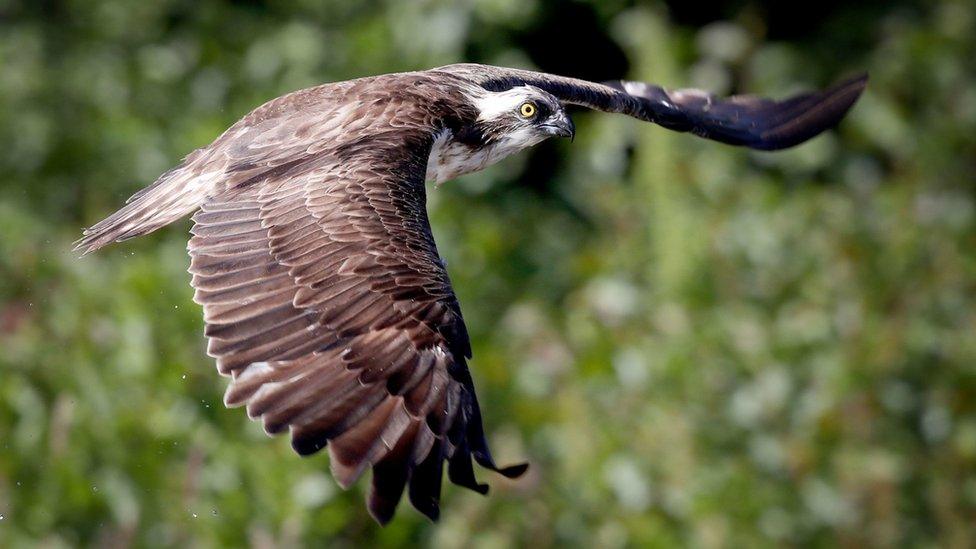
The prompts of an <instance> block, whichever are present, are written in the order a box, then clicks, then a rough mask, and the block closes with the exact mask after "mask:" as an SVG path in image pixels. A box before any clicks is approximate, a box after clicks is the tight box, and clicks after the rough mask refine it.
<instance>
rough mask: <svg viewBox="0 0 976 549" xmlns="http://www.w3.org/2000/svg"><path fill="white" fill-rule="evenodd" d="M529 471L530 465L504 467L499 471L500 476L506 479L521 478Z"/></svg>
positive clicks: (520, 464)
mask: <svg viewBox="0 0 976 549" xmlns="http://www.w3.org/2000/svg"><path fill="white" fill-rule="evenodd" d="M528 470H529V464H528V463H517V464H515V465H509V466H507V467H502V468H500V469H498V474H500V475H502V476H503V477H505V478H519V477H520V476H522V475H524V474H525V472H526V471H528Z"/></svg>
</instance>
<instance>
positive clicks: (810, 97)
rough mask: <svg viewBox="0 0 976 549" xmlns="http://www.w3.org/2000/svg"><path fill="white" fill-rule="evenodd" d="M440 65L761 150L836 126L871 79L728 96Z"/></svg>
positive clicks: (490, 83) (498, 85)
mask: <svg viewBox="0 0 976 549" xmlns="http://www.w3.org/2000/svg"><path fill="white" fill-rule="evenodd" d="M434 70H439V71H444V72H449V73H452V74H458V75H462V76H464V77H465V78H468V79H470V80H472V81H474V82H476V83H477V84H479V85H481V86H482V87H484V88H485V89H488V90H491V91H501V90H506V89H509V88H512V87H514V86H523V85H530V86H535V87H537V88H541V89H543V90H545V91H547V92H549V93H551V94H553V95H554V96H556V97H557V98H559V99H560V100H561V101H563V102H565V103H569V104H573V105H581V106H584V107H588V108H591V109H597V110H601V111H606V112H614V113H622V114H627V115H630V116H633V117H635V118H639V119H641V120H645V121H647V122H654V123H655V124H659V125H661V126H664V127H665V128H668V129H670V130H675V131H681V132H691V133H693V134H695V135H698V136H700V137H705V138H707V139H713V140H715V141H721V142H723V143H728V144H731V145H742V146H746V147H749V148H752V149H761V150H776V149H785V148H787V147H792V146H793V145H797V144H799V143H802V142H804V141H806V140H808V139H810V138H811V137H813V136H815V135H817V134H819V133H821V132H823V131H824V130H827V129H829V128H832V127H833V126H835V125H836V124H837V123H838V122H840V120H841V118H843V117H844V115H845V114H846V113H847V111H848V110H849V109H850V108H851V106H852V105H853V104H854V102H855V101H857V99H858V97H860V95H861V92H862V91H864V87H865V86H866V85H867V74H862V75H859V76H856V77H854V78H851V79H849V80H845V81H843V82H841V83H839V84H836V85H834V86H832V87H830V88H828V89H826V90H823V91H819V92H812V93H805V94H801V95H797V96H794V97H791V98H788V99H784V100H781V101H774V100H771V99H764V98H759V97H753V96H733V97H729V98H726V99H721V98H717V97H715V96H714V95H711V94H709V93H707V92H704V91H701V90H695V89H684V90H673V91H668V90H665V89H664V88H661V87H659V86H655V85H652V84H645V83H643V82H629V81H623V80H619V81H613V82H606V83H603V84H598V83H595V82H588V81H586V80H580V79H576V78H567V77H563V76H556V75H552V74H546V73H540V72H533V71H526V70H519V69H507V68H502V67H491V66H485V65H474V64H460V65H449V66H447V67H441V68H439V69H434Z"/></svg>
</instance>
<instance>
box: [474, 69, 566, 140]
mask: <svg viewBox="0 0 976 549" xmlns="http://www.w3.org/2000/svg"><path fill="white" fill-rule="evenodd" d="M475 106H476V107H477V109H478V120H477V124H478V125H479V126H481V129H482V132H483V134H484V136H485V141H486V142H488V143H492V144H494V145H496V146H499V147H503V148H506V149H511V150H510V151H506V152H508V153H511V152H515V151H517V150H520V149H524V148H526V147H531V146H533V145H536V144H538V143H540V142H542V141H544V140H546V139H548V138H550V137H553V136H557V137H569V138H570V139H572V138H573V137H574V136H575V135H576V127H575V126H574V125H573V121H572V120H571V119H570V118H569V116H568V115H567V114H566V110H565V109H564V108H563V105H562V103H560V102H559V100H558V99H556V98H555V97H554V96H553V95H552V94H550V93H548V92H545V91H543V90H541V89H539V88H536V87H534V86H516V87H514V88H511V89H508V90H505V91H500V92H488V93H487V94H485V95H483V96H481V97H478V98H477V99H476V100H475Z"/></svg>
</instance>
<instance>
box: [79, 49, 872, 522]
mask: <svg viewBox="0 0 976 549" xmlns="http://www.w3.org/2000/svg"><path fill="white" fill-rule="evenodd" d="M864 84H865V78H864V77H860V78H857V79H853V80H849V81H847V82H845V83H843V84H840V85H838V86H836V87H834V88H831V89H830V90H827V91H826V92H822V93H815V94H808V95H804V96H799V97H797V98H793V99H790V100H787V101H783V102H773V101H769V100H764V99H753V98H732V99H729V100H724V101H723V100H717V99H715V98H713V97H711V96H709V95H707V94H704V93H702V92H697V91H678V92H666V91H664V90H663V89H661V88H658V87H654V86H649V85H646V84H640V83H630V82H617V83H610V84H606V85H604V84H595V83H591V82H585V81H581V80H576V79H570V78H563V77H557V76H553V75H548V74H542V73H535V72H529V71H521V70H513V69H504V68H498V67H489V66H483V65H471V64H465V65H451V66H447V67H441V68H437V69H431V70H429V71H423V72H413V73H401V74H390V75H382V76H376V77H370V78H363V79H358V80H352V81H348V82H340V83H334V84H326V85H322V86H318V87H314V88H309V89H307V90H301V91H298V92H294V93H291V94H288V95H285V96H282V97H279V98H277V99H274V100H272V101H269V102H268V103H266V104H264V105H262V106H261V107H258V108H257V109H255V110H254V111H253V112H251V113H250V114H248V115H247V116H245V117H244V118H242V119H241V120H240V121H238V122H237V123H236V124H234V125H233V126H231V127H230V128H229V129H228V130H227V131H226V132H224V134H223V135H221V136H220V137H218V138H217V139H216V140H215V141H214V142H213V143H212V144H211V145H209V146H208V147H205V148H203V149H199V150H197V151H194V152H193V153H192V154H190V155H189V156H188V157H187V158H186V159H185V160H184V162H183V163H182V164H180V165H179V166H177V167H176V168H174V169H173V170H170V171H169V172H166V173H165V174H163V175H162V176H160V178H159V179H158V180H157V181H156V182H155V183H153V184H152V185H150V186H149V187H147V188H146V189H144V190H142V191H139V192H138V193H136V194H135V195H134V196H133V197H132V198H130V199H129V201H128V202H127V203H126V205H125V206H124V207H123V208H122V209H120V210H119V211H118V212H116V213H114V214H112V215H111V216H109V217H108V218H107V219H105V220H104V221H102V222H100V223H98V224H97V225H95V226H93V227H92V228H90V229H88V230H86V231H85V233H84V237H83V238H82V239H81V240H80V241H79V242H78V243H77V248H78V249H80V250H83V251H84V253H88V252H91V251H93V250H96V249H98V248H100V247H102V246H104V245H106V244H108V243H110V242H116V241H122V240H126V239H128V238H132V237H135V236H139V235H142V234H146V233H148V232H151V231H153V230H155V229H157V228H159V227H162V226H164V225H166V224H168V223H170V222H172V221H175V220H177V219H179V218H181V217H183V216H185V215H188V214H190V213H193V212H196V213H195V214H194V215H193V221H194V226H193V229H192V233H193V237H192V238H191V239H190V242H189V246H188V248H189V251H190V256H191V262H190V269H189V271H190V273H191V274H192V275H193V277H192V285H193V287H194V288H195V290H196V292H195V295H194V299H195V300H196V301H197V302H198V303H200V304H201V305H202V306H203V313H204V319H205V321H206V336H207V337H208V339H209V347H208V352H209V354H210V355H212V356H213V357H215V358H216V361H217V368H218V371H219V372H220V373H221V374H224V375H227V376H230V377H231V382H230V385H229V387H228V389H227V393H226V395H225V403H226V405H227V406H245V407H246V409H247V413H248V415H249V416H250V417H252V418H255V419H256V418H261V419H262V421H263V423H264V427H265V430H266V431H267V432H268V433H269V434H276V433H280V432H283V431H285V430H289V431H290V432H291V437H292V446H293V447H294V449H295V451H296V452H298V453H299V454H302V455H308V454H313V453H316V452H318V451H319V450H321V449H323V448H328V450H329V453H330V456H331V467H332V472H333V474H334V475H335V477H336V480H337V481H338V482H339V484H340V485H342V486H343V487H347V486H349V485H350V484H352V483H353V482H355V480H356V479H357V478H358V477H359V476H360V475H361V474H362V473H363V472H364V471H365V470H366V469H368V468H372V471H373V478H372V489H371V493H370V496H369V501H368V508H369V511H370V513H371V514H372V515H373V516H374V517H375V518H376V520H377V521H379V522H380V523H385V522H387V521H388V520H390V518H391V517H392V516H393V513H394V510H395V508H396V505H397V503H398V502H399V500H400V498H401V495H402V493H403V492H404V490H406V491H407V492H408V494H409V498H410V501H411V503H413V505H414V506H415V507H416V508H417V509H418V510H420V511H421V512H422V513H424V514H425V515H427V516H428V517H430V518H432V519H436V518H437V516H438V513H439V504H438V501H439V497H440V486H441V477H442V474H443V471H442V470H443V465H444V462H445V461H446V462H447V463H448V476H449V478H450V480H451V481H452V482H454V483H456V484H459V485H462V486H465V487H468V488H471V489H473V490H476V491H479V492H482V493H484V492H486V491H487V487H486V486H485V485H482V484H479V483H478V482H477V481H476V480H475V476H474V471H473V467H472V459H473V460H474V461H476V462H477V463H479V464H480V465H482V466H483V467H486V468H488V469H491V470H494V471H497V472H499V473H501V474H503V475H505V476H508V477H517V476H519V475H520V474H521V473H522V472H523V471H525V469H526V465H524V464H523V465H517V466H512V467H507V468H499V467H497V466H496V465H495V463H494V461H493V459H492V456H491V453H490V451H489V449H488V444H487V441H486V439H485V434H484V431H483V427H482V421H481V411H480V408H479V406H478V401H477V398H476V397H475V392H474V385H473V383H472V380H471V375H470V373H469V371H468V368H467V363H466V360H467V359H469V358H470V357H471V347H470V342H469V341H468V335H467V331H466V329H465V326H464V321H463V319H462V317H461V311H460V308H459V306H458V302H457V299H456V298H455V296H454V292H453V290H452V288H451V284H450V280H449V279H448V275H447V271H446V270H445V268H444V263H443V261H442V260H441V258H440V256H439V255H438V252H437V247H436V246H435V244H434V240H433V237H432V235H431V232H430V224H429V222H428V219H427V213H426V208H425V200H426V192H425V186H424V184H425V180H441V179H444V178H449V177H454V176H456V175H459V174H463V173H467V172H470V171H474V170H477V169H480V168H481V167H483V166H484V165H486V164H488V163H491V162H494V161H496V160H498V159H499V158H502V157H504V156H506V155H508V154H512V153H513V152H516V151H517V150H519V149H521V148H524V147H527V146H531V145H533V144H535V143H538V142H539V141H541V140H542V139H545V138H546V137H549V136H551V135H563V136H571V135H572V133H573V132H574V129H573V127H572V123H571V122H570V121H569V119H568V117H567V116H566V115H565V112H564V111H563V109H562V105H563V104H576V105H583V106H587V107H590V108H595V109H600V110H605V111H608V112H619V113H624V114H628V115H631V116H634V117H636V118H639V119H642V120H647V121H651V122H656V123H658V124H661V125H663V126H665V127H668V128H670V129H675V130H680V131H690V132H693V133H695V134H697V135H700V136H703V137H707V138H711V139H716V140H719V141H723V142H726V143H732V144H739V145H745V146H750V147H753V148H759V149H776V148H783V147H788V146H791V145H794V144H796V143H799V142H802V141H804V140H806V139H808V138H810V137H812V136H813V135H816V134H817V133H820V132H821V131H823V130H824V129H826V128H829V127H831V126H833V125H834V124H836V123H837V122H838V121H839V120H840V118H841V117H842V116H843V115H844V113H846V111H847V110H848V109H849V108H850V106H851V105H852V104H853V103H854V101H855V100H856V99H857V97H858V95H859V94H860V92H861V90H862V89H863V88H864ZM526 103H531V105H532V109H531V111H532V114H531V115H528V114H527V113H528V112H529V110H527V109H526V108H525V104H526Z"/></svg>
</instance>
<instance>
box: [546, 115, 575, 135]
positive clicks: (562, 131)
mask: <svg viewBox="0 0 976 549" xmlns="http://www.w3.org/2000/svg"><path fill="white" fill-rule="evenodd" d="M542 128H543V129H544V130H545V131H546V132H547V133H548V134H549V135H555V136H557V137H568V138H569V140H570V141H573V140H574V139H575V138H576V125H575V124H573V120H572V119H571V118H570V117H569V116H568V115H567V114H566V113H564V112H560V113H558V114H555V115H553V116H552V117H551V118H550V119H549V120H547V121H546V123H545V124H543V125H542Z"/></svg>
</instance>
